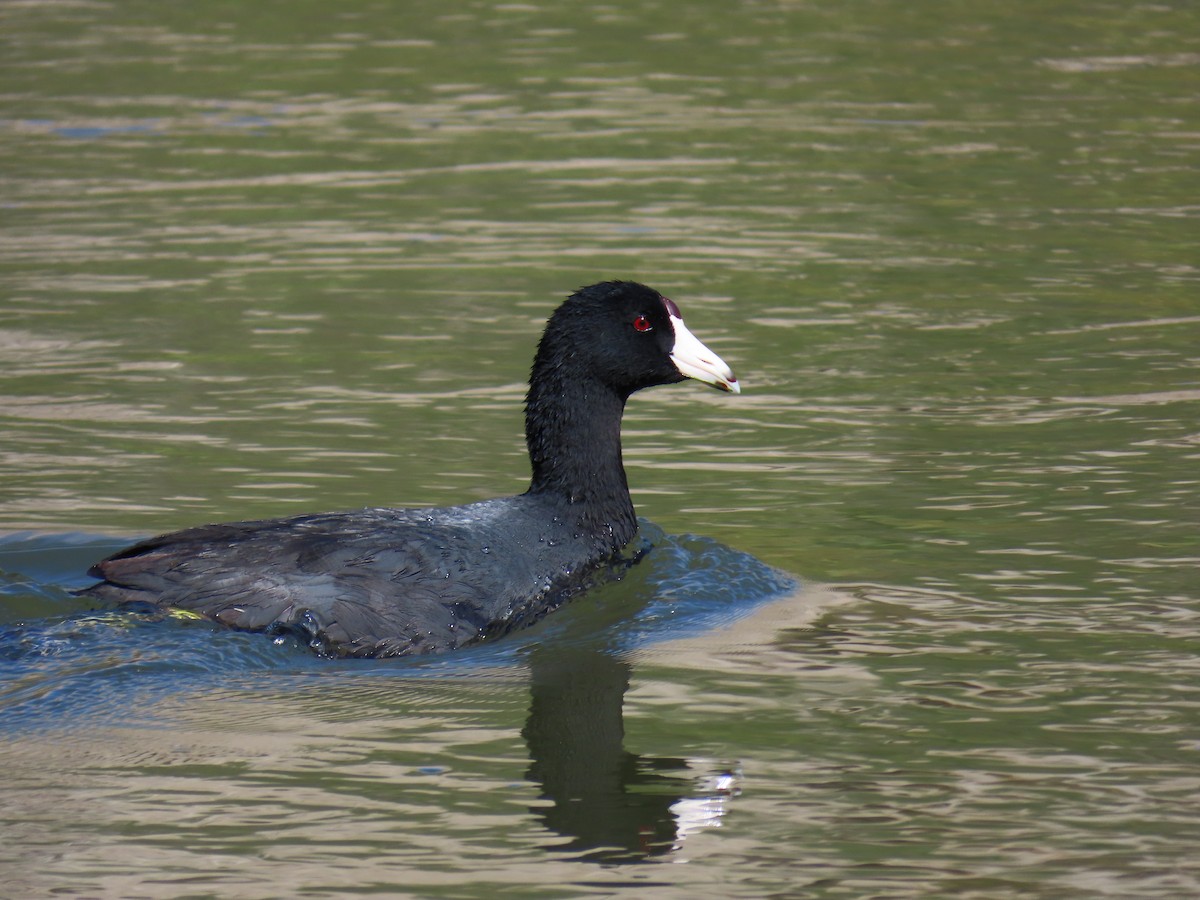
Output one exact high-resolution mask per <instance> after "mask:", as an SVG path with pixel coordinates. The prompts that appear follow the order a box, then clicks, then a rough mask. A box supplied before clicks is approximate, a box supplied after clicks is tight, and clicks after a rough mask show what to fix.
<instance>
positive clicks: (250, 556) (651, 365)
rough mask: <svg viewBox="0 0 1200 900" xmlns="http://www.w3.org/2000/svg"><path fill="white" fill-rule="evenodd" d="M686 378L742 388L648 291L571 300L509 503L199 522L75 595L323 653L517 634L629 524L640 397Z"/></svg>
mask: <svg viewBox="0 0 1200 900" xmlns="http://www.w3.org/2000/svg"><path fill="white" fill-rule="evenodd" d="M685 378H696V379H698V380H700V381H704V382H707V383H708V384H711V385H714V386H715V387H717V388H720V389H721V390H725V391H731V392H733V393H738V392H739V390H740V389H739V387H738V383H737V379H736V378H735V377H734V375H733V372H732V371H730V369H729V367H728V366H727V365H726V364H725V363H724V362H723V361H722V360H721V358H720V357H719V356H717V355H716V354H715V353H713V352H712V351H711V350H709V349H708V348H707V347H705V346H704V344H702V343H701V342H700V341H699V340H697V339H696V337H695V336H694V335H693V334H692V333H691V332H690V331H688V330H687V328H686V327H685V326H684V324H683V318H682V316H681V315H680V312H679V308H678V307H677V306H676V305H675V304H674V303H673V302H672V301H670V300H668V299H667V298H665V297H663V296H662V295H661V294H659V293H658V292H657V291H655V290H653V289H652V288H648V287H646V286H645V285H641V284H637V283H635V282H628V281H613V282H605V283H602V284H594V285H592V286H591V287H586V288H582V289H580V290H579V291H577V292H576V293H574V294H573V295H571V297H569V298H568V299H567V300H566V302H564V303H563V304H562V305H561V306H560V307H559V308H558V309H557V310H556V311H555V312H554V314H553V315H552V316H551V317H550V320H549V322H547V323H546V330H545V332H544V333H543V335H542V339H541V342H540V343H539V344H538V349H537V355H536V357H535V358H534V362H533V369H532V372H531V374H530V378H529V392H528V394H527V395H526V402H525V437H526V443H527V445H528V447H529V459H530V462H531V464H532V468H533V478H532V481H531V483H530V485H529V490H528V491H526V492H525V493H524V494H520V495H518V496H516V497H505V498H502V499H496V500H484V501H481V502H478V503H469V504H467V505H466V506H453V507H447V508H441V509H389V508H371V509H361V510H356V511H353V512H341V513H326V514H320V515H304V516H294V517H290V518H285V519H267V520H262V521H253V522H234V523H230V524H225V525H203V526H200V527H198V528H189V529H186V530H184V531H176V532H173V533H171V534H167V535H163V536H161V537H156V538H151V539H150V540H147V541H142V542H141V543H139V544H135V545H134V546H132V547H129V548H128V549H126V550H123V551H121V552H120V553H117V554H114V555H113V556H110V557H109V558H108V559H105V560H103V561H101V562H99V563H97V564H96V565H95V566H93V567H92V568H91V569H90V570H89V574H90V575H92V576H94V577H96V578H100V579H103V581H102V582H101V583H100V584H96V585H92V586H91V587H89V588H86V589H84V590H83V591H82V592H81V593H83V594H85V595H87V596H92V597H97V598H101V599H104V600H113V601H117V602H122V603H125V602H148V603H152V604H155V605H158V606H164V607H174V608H178V609H185V610H191V611H193V612H195V613H199V614H200V615H202V616H207V617H209V618H211V619H214V620H216V621H218V622H222V623H224V624H226V625H229V626H232V627H234V628H239V629H245V630H251V631H269V632H277V631H294V632H297V633H299V634H301V635H302V636H303V637H305V638H306V639H307V640H308V641H309V643H310V645H311V646H312V647H313V648H314V649H316V650H317V651H318V652H321V653H323V654H327V655H330V656H361V657H371V656H401V655H406V654H417V653H435V652H440V651H444V650H451V649H454V648H456V647H461V646H462V645H464V644H470V643H473V642H476V641H479V640H481V639H483V638H486V637H491V636H494V635H499V634H503V633H505V632H508V631H511V630H513V629H514V628H518V627H521V626H523V625H527V624H529V623H530V622H533V621H534V620H536V619H538V618H540V617H541V616H543V615H545V614H546V613H547V612H549V611H551V610H552V609H554V608H555V607H556V606H558V605H560V604H561V603H562V602H563V601H564V600H565V599H566V598H567V597H569V596H570V595H571V594H572V592H574V591H576V590H578V589H579V588H580V587H581V586H582V585H583V584H584V582H586V580H587V578H588V576H589V574H592V573H594V572H595V570H597V569H598V568H599V567H602V566H604V565H605V564H606V563H609V562H611V561H612V560H613V558H614V556H615V555H616V554H617V553H618V551H619V550H621V548H622V547H624V546H625V545H626V544H627V543H629V541H630V540H631V539H632V538H633V536H634V533H635V531H636V530H637V520H636V518H635V515H634V510H633V502H632V501H631V500H630V497H629V488H628V486H627V483H626V481H625V469H624V467H623V465H622V463H621V414H622V412H623V411H624V408H625V401H626V399H627V398H628V397H629V395H630V394H632V393H633V392H634V391H636V390H639V389H641V388H644V387H650V386H651V385H656V384H672V383H675V382H679V381H683V380H684V379H685Z"/></svg>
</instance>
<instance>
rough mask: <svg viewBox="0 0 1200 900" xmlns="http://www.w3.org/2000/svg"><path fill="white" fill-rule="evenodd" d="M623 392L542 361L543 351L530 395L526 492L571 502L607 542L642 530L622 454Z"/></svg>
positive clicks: (581, 520) (611, 545)
mask: <svg viewBox="0 0 1200 900" xmlns="http://www.w3.org/2000/svg"><path fill="white" fill-rule="evenodd" d="M625 399H626V398H625V397H624V396H621V395H620V394H619V393H618V392H616V391H615V390H614V389H613V388H611V387H609V386H608V385H605V384H602V383H601V382H599V381H596V380H590V379H584V378H580V377H579V375H578V374H577V373H563V372H562V371H561V369H560V368H559V367H557V366H553V365H546V364H543V359H542V356H541V354H539V358H538V360H536V361H535V363H534V372H533V377H532V378H531V379H530V387H529V394H528V396H527V398H526V403H525V441H526V444H527V445H528V447H529V460H530V463H531V464H532V466H533V478H532V481H531V482H530V485H529V493H531V494H543V495H551V496H554V497H555V498H556V499H557V500H559V501H560V502H563V503H565V504H567V505H568V506H569V507H570V509H571V511H572V513H573V514H574V515H575V517H576V523H577V524H578V525H579V526H580V527H581V528H583V529H584V530H585V531H586V532H587V533H588V534H589V535H590V536H591V537H593V538H595V539H596V540H597V541H598V542H600V543H602V544H604V545H605V546H606V547H607V548H608V549H609V550H617V549H619V548H621V547H623V546H624V545H625V544H627V543H628V542H629V541H630V540H631V539H632V538H633V534H634V532H635V531H636V530H637V519H636V516H635V514H634V509H633V501H632V500H631V499H630V497H629V486H628V483H627V482H626V480H625V467H624V465H623V464H622V462H621V416H622V414H623V413H624V411H625Z"/></svg>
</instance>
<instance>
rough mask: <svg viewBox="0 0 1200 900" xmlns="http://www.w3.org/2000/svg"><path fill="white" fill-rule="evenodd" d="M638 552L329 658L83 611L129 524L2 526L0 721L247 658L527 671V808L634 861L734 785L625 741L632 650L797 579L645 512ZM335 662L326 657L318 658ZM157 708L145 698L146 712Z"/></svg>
mask: <svg viewBox="0 0 1200 900" xmlns="http://www.w3.org/2000/svg"><path fill="white" fill-rule="evenodd" d="M639 540H640V541H641V542H642V546H643V547H644V548H646V549H647V552H645V553H644V555H642V557H641V558H640V560H639V561H638V562H637V564H636V565H632V566H621V567H619V568H618V569H615V570H614V571H613V572H612V573H609V577H607V578H601V579H599V580H600V581H601V582H602V583H599V584H597V586H596V587H595V588H594V589H592V590H591V591H589V592H587V593H586V594H585V595H583V596H581V597H579V598H576V599H575V600H573V601H572V602H571V603H569V604H567V606H565V607H564V608H562V609H561V610H559V611H557V612H556V613H554V614H553V615H551V616H548V617H546V618H545V619H544V620H542V621H541V622H539V623H538V624H537V625H535V626H534V627H532V628H529V629H526V630H524V631H521V632H518V633H516V634H513V635H509V636H508V637H506V638H504V639H502V640H497V641H494V642H489V643H485V644H482V645H479V646H477V647H474V648H469V649H467V650H462V651H459V652H457V653H455V654H451V655H449V656H444V657H431V658H418V659H414V660H404V659H400V660H381V661H373V662H372V661H366V662H364V661H344V662H339V661H331V660H327V659H320V658H317V657H316V656H314V655H313V654H311V653H309V652H308V650H307V649H306V648H304V647H303V646H302V645H301V644H300V642H299V641H297V640H296V639H294V638H290V637H277V638H274V639H273V638H271V637H269V636H265V635H262V634H248V633H241V632H235V631H230V630H228V629H225V628H222V627H219V626H214V625H213V624H212V623H209V622H205V621H197V620H194V619H182V618H179V617H177V616H175V615H172V614H170V613H164V612H162V611H158V610H143V611H134V610H128V609H102V610H96V609H93V608H92V607H91V606H90V603H89V601H87V600H83V599H81V598H78V597H75V596H73V595H72V594H71V593H70V592H71V591H72V590H74V589H77V588H79V587H82V586H84V585H86V584H87V583H88V579H87V577H86V576H85V575H84V574H83V573H84V572H85V571H86V569H87V567H88V565H90V564H91V563H92V562H94V561H95V560H96V559H98V558H100V557H102V556H104V555H106V554H107V553H109V552H111V551H113V550H115V549H118V548H119V547H120V546H123V545H124V543H125V541H123V540H115V539H113V538H108V537H97V536H94V535H90V536H89V535H79V534H71V535H33V534H19V535H12V536H9V537H5V538H0V722H2V723H3V725H2V729H0V730H2V731H3V732H8V733H10V734H11V733H13V732H14V731H23V732H26V733H28V732H36V731H38V730H41V729H46V730H51V729H53V728H55V727H57V726H58V725H59V724H60V723H62V722H63V721H74V722H79V721H81V720H87V721H92V722H94V723H97V724H103V723H117V722H119V723H120V724H123V725H129V724H131V723H134V722H136V718H137V715H138V710H150V711H152V710H154V709H155V708H156V705H157V704H156V703H155V702H154V701H155V700H157V699H162V697H163V696H164V695H171V694H177V693H180V692H184V691H190V690H194V689H195V688H196V686H197V685H198V684H206V685H209V686H211V685H212V684H213V683H214V682H215V683H227V682H228V681H229V680H238V679H244V678H245V676H247V675H253V674H270V675H271V676H272V682H273V683H274V684H275V687H276V688H278V687H279V686H280V683H281V682H283V683H286V682H287V681H288V680H289V679H298V680H299V681H302V682H307V681H309V680H310V679H311V678H312V677H313V676H317V675H329V674H335V675H336V677H337V678H338V680H343V679H359V678H368V679H380V678H383V679H387V678H399V679H403V680H404V681H405V682H410V681H414V680H418V679H424V678H445V677H448V676H449V677H465V676H470V675H472V674H473V673H496V672H501V673H505V674H506V675H508V676H511V675H512V674H513V673H514V672H519V673H524V677H525V678H527V681H528V684H529V689H530V704H529V708H528V714H527V717H526V720H525V723H524V727H523V728H522V730H521V734H522V737H523V738H524V740H525V743H526V745H527V747H528V750H529V758H530V763H529V766H528V769H527V771H526V773H525V775H526V777H527V779H528V780H529V781H530V782H532V783H533V784H535V785H536V786H537V789H538V790H539V795H540V796H539V800H540V802H539V804H538V805H537V806H534V807H532V808H531V810H530V812H531V814H532V815H533V816H534V817H535V818H536V819H537V820H538V821H539V822H540V823H541V824H542V825H544V826H545V828H546V829H548V831H549V832H550V833H551V835H553V837H552V838H551V839H550V840H548V841H547V848H548V849H550V848H553V850H554V852H556V853H565V854H567V855H569V856H570V857H572V858H583V859H591V860H595V861H597V862H605V863H623V862H639V861H647V860H650V859H653V858H654V857H655V856H657V855H660V854H663V853H666V852H668V851H670V850H671V849H672V848H673V847H677V846H678V845H679V843H680V842H681V841H682V840H683V838H684V837H685V836H686V835H687V834H688V833H689V832H691V831H693V830H695V829H697V828H702V827H705V826H707V825H713V824H718V823H719V821H720V817H721V816H722V815H723V813H724V811H725V809H726V807H727V805H728V803H729V801H730V799H731V798H732V797H733V796H734V795H735V794H736V792H737V784H738V772H737V766H736V763H735V762H728V761H726V762H718V761H708V760H701V761H697V760H689V759H686V758H684V757H682V756H681V757H664V756H651V755H638V754H636V753H633V752H631V751H629V750H628V749H627V748H626V746H625V740H624V738H625V728H624V717H623V708H624V700H625V693H626V691H627V689H628V687H629V684H630V678H631V675H632V665H631V664H630V662H629V661H628V659H629V657H630V654H631V653H633V652H635V651H638V650H641V649H642V648H644V647H646V646H648V645H651V644H654V643H656V642H660V641H665V640H673V639H676V638H681V637H694V636H698V635H701V634H704V633H706V632H711V631H712V630H713V629H715V628H718V627H720V626H722V625H725V624H728V623H731V622H733V621H734V620H736V619H738V618H741V617H743V616H745V615H747V614H749V613H751V612H753V611H754V610H755V609H757V608H758V607H760V606H762V605H764V604H766V603H768V602H770V601H772V600H776V599H779V598H780V597H782V596H785V595H789V594H792V593H794V592H795V590H796V587H797V585H796V582H795V580H794V579H793V578H791V576H789V575H787V574H786V573H783V572H780V571H778V570H775V569H773V568H771V567H769V566H767V565H765V564H764V563H762V562H760V561H759V560H757V559H755V558H754V557H752V556H750V555H748V554H745V553H741V552H739V551H736V550H732V549H731V548H729V547H726V546H724V545H722V544H719V543H717V542H716V541H713V540H710V539H706V538H697V537H692V536H671V535H666V534H664V533H663V532H662V531H661V530H659V529H658V528H657V527H656V526H654V525H652V524H650V523H646V522H643V523H642V532H641V534H640V535H639ZM331 668H333V669H334V670H337V671H335V672H334V673H331V672H330V669H331ZM146 715H147V716H148V717H151V718H148V720H147V724H153V721H152V717H153V715H154V713H153V712H148V713H146Z"/></svg>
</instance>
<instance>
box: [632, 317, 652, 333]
mask: <svg viewBox="0 0 1200 900" xmlns="http://www.w3.org/2000/svg"><path fill="white" fill-rule="evenodd" d="M633 328H634V330H635V331H653V330H654V326H653V325H651V324H650V320H649V319H647V318H646V317H645V316H638V317H637V318H636V319H634V320H633Z"/></svg>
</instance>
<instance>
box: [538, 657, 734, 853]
mask: <svg viewBox="0 0 1200 900" xmlns="http://www.w3.org/2000/svg"><path fill="white" fill-rule="evenodd" d="M530 663H531V665H532V693H533V697H532V702H531V704H530V708H529V720H528V722H526V724H525V728H524V730H523V731H522V734H523V735H524V737H525V740H526V742H527V743H528V745H529V752H530V755H531V756H532V757H533V762H532V764H531V765H530V767H529V772H528V777H529V778H530V779H532V780H533V781H535V782H537V783H538V784H540V785H541V787H542V795H541V796H542V798H543V799H545V800H548V801H549V802H550V805H549V806H540V807H534V808H533V810H532V811H533V813H534V815H535V816H537V817H538V819H540V820H541V821H542V823H543V824H544V825H545V826H546V827H547V828H549V829H551V830H552V831H554V832H556V833H558V834H560V835H562V836H563V837H565V838H567V839H568V841H567V843H566V844H562V845H556V849H559V850H571V851H579V852H582V853H583V854H584V857H585V858H588V859H595V860H602V861H605V862H617V861H635V860H640V859H644V858H646V857H647V856H651V855H658V854H662V853H666V852H668V851H669V850H672V849H676V848H678V847H679V845H680V843H681V842H682V840H683V839H684V837H686V836H687V834H688V833H689V832H690V831H691V830H694V829H696V828H701V827H706V826H715V825H719V824H720V821H721V816H722V815H724V812H725V804H726V802H727V800H728V797H729V796H731V795H732V791H733V789H734V787H735V778H734V776H733V775H732V773H721V774H720V775H718V776H717V777H715V778H713V779H712V790H711V791H710V792H709V794H708V795H707V796H703V797H694V796H691V793H692V790H693V789H694V785H693V780H694V779H693V778H692V773H691V770H690V767H689V764H688V761H687V760H685V759H680V758H675V757H660V756H639V755H638V754H636V753H631V752H630V751H628V750H626V749H625V722H624V718H623V712H622V704H623V701H624V698H625V691H626V690H627V689H628V688H629V676H630V671H631V669H630V666H629V664H628V663H625V662H622V661H620V660H618V659H615V658H613V657H612V656H610V655H609V654H607V653H603V652H600V651H596V650H587V649H581V648H573V649H567V650H565V651H564V650H559V649H555V648H553V647H548V646H543V647H539V648H537V649H536V650H535V651H534V652H533V653H532V655H531V657H530Z"/></svg>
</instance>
